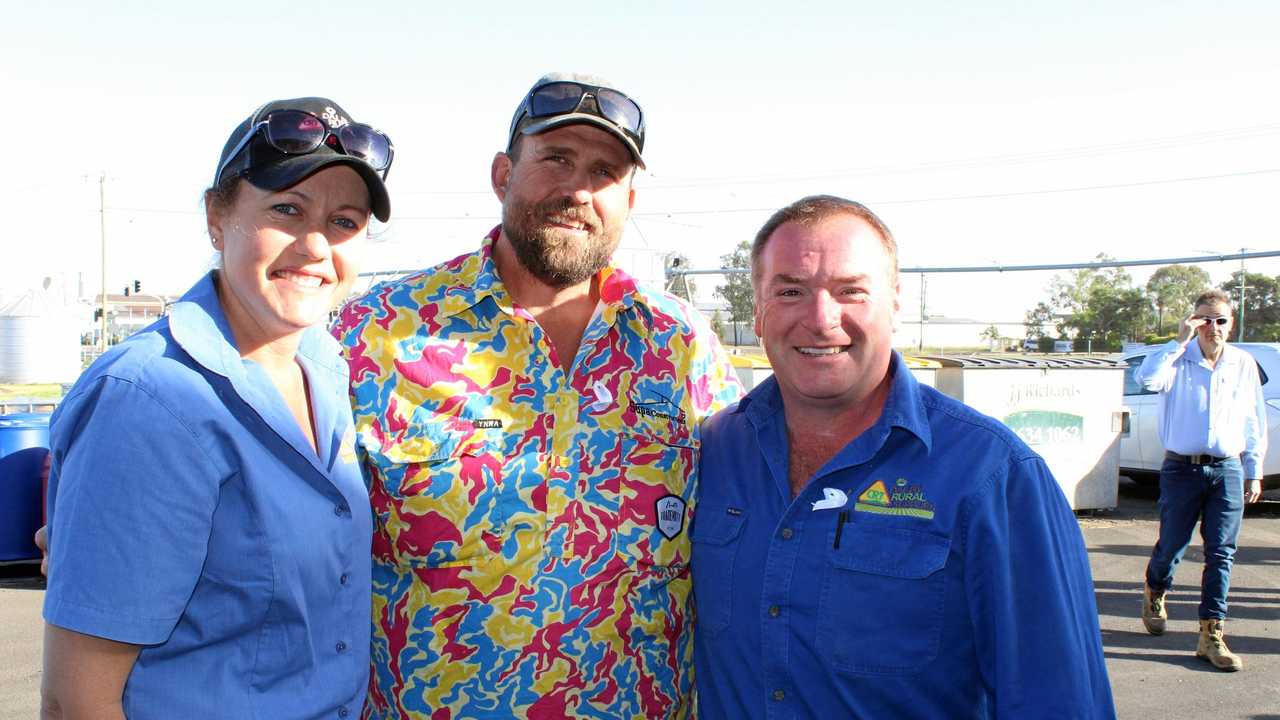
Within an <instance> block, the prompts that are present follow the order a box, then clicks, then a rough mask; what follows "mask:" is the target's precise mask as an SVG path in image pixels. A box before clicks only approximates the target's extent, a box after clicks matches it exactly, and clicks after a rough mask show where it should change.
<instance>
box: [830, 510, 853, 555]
mask: <svg viewBox="0 0 1280 720" xmlns="http://www.w3.org/2000/svg"><path fill="white" fill-rule="evenodd" d="M848 521H849V511H848V510H841V511H840V512H839V513H838V514H837V515H836V541H835V542H834V543H832V544H831V549H832V550H839V549H840V532H841V531H842V530H844V524H845V523H846V522H848Z"/></svg>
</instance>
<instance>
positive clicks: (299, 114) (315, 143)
mask: <svg viewBox="0 0 1280 720" xmlns="http://www.w3.org/2000/svg"><path fill="white" fill-rule="evenodd" d="M258 133H262V135H263V137H264V138H266V141H267V144H268V145H270V146H271V147H272V148H274V149H275V150H277V151H279V152H282V153H284V154H285V155H306V154H307V153H310V152H315V150H316V149H317V148H319V147H320V146H321V145H325V146H327V147H329V148H330V149H332V150H334V151H336V152H339V153H342V154H343V155H350V156H351V157H355V158H360V159H361V160H363V161H365V162H366V163H368V164H369V165H370V166H371V167H373V169H374V170H378V171H379V172H381V173H382V179H383V180H386V179H387V172H388V171H389V170H390V169H391V159H392V158H393V157H394V156H395V148H394V147H393V146H392V145H391V138H389V137H387V136H386V135H385V134H384V133H382V132H381V131H379V130H375V129H373V128H372V127H369V126H368V125H365V124H363V123H346V124H345V125H342V126H341V127H339V128H337V129H336V130H331V129H330V128H329V126H328V125H326V124H325V122H324V120H322V119H321V118H320V117H319V116H317V115H315V114H313V113H309V112H307V111H306V110H276V111H274V112H272V113H271V114H269V115H267V117H265V118H263V119H262V120H261V121H259V122H258V124H256V125H254V126H253V127H252V128H250V129H249V132H247V133H245V136H244V137H243V138H242V139H241V140H240V142H239V143H238V144H237V145H236V146H235V149H233V150H232V151H231V152H230V153H228V154H227V159H226V160H224V161H223V162H222V165H220V166H218V174H217V176H216V177H218V178H221V177H222V171H223V170H226V169H227V166H228V165H230V164H231V161H232V160H234V159H235V158H236V156H237V155H239V154H240V153H241V152H243V151H244V149H245V148H246V147H248V145H249V142H250V141H251V140H253V138H254V137H256V136H257V135H258Z"/></svg>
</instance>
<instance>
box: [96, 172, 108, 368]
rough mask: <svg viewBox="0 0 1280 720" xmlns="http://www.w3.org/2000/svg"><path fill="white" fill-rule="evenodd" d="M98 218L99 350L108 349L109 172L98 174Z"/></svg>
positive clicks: (104, 350)
mask: <svg viewBox="0 0 1280 720" xmlns="http://www.w3.org/2000/svg"><path fill="white" fill-rule="evenodd" d="M98 220H99V228H100V230H101V234H102V324H101V325H99V327H98V331H99V335H100V337H99V338H98V351H99V352H106V351H107V174H106V173H102V174H101V175H99V176H98Z"/></svg>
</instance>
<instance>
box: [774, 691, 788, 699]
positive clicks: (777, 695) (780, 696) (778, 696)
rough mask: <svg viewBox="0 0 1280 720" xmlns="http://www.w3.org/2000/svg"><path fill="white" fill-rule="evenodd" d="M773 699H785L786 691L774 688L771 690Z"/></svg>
mask: <svg viewBox="0 0 1280 720" xmlns="http://www.w3.org/2000/svg"><path fill="white" fill-rule="evenodd" d="M773 699H774V700H786V699H787V694H786V693H784V692H782V691H781V690H774V691H773Z"/></svg>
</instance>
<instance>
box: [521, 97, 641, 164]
mask: <svg viewBox="0 0 1280 720" xmlns="http://www.w3.org/2000/svg"><path fill="white" fill-rule="evenodd" d="M587 98H591V99H592V101H593V102H592V103H590V104H588V103H587ZM524 108H525V113H526V114H527V115H528V116H529V117H531V118H543V117H553V116H556V115H568V114H570V113H578V112H585V113H587V114H590V115H595V116H597V117H602V118H604V119H605V120H608V121H609V122H611V123H613V124H614V125H617V126H618V128H619V129H620V130H622V131H623V132H625V133H627V134H628V135H630V136H631V139H632V140H635V141H636V147H638V148H640V149H641V150H643V149H644V113H643V112H642V111H641V110H640V105H639V104H637V103H636V101H635V100H632V99H631V98H629V97H627V96H626V95H624V94H622V93H620V92H618V91H617V90H613V89H611V88H605V87H599V86H597V85H584V84H582V83H578V82H571V81H568V80H558V81H556V82H549V83H547V84H545V85H539V86H537V87H535V88H534V89H532V90H530V91H529V94H528V95H527V96H526V97H525V100H524ZM519 122H520V117H519V115H517V117H516V123H519ZM513 130H514V126H513Z"/></svg>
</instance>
